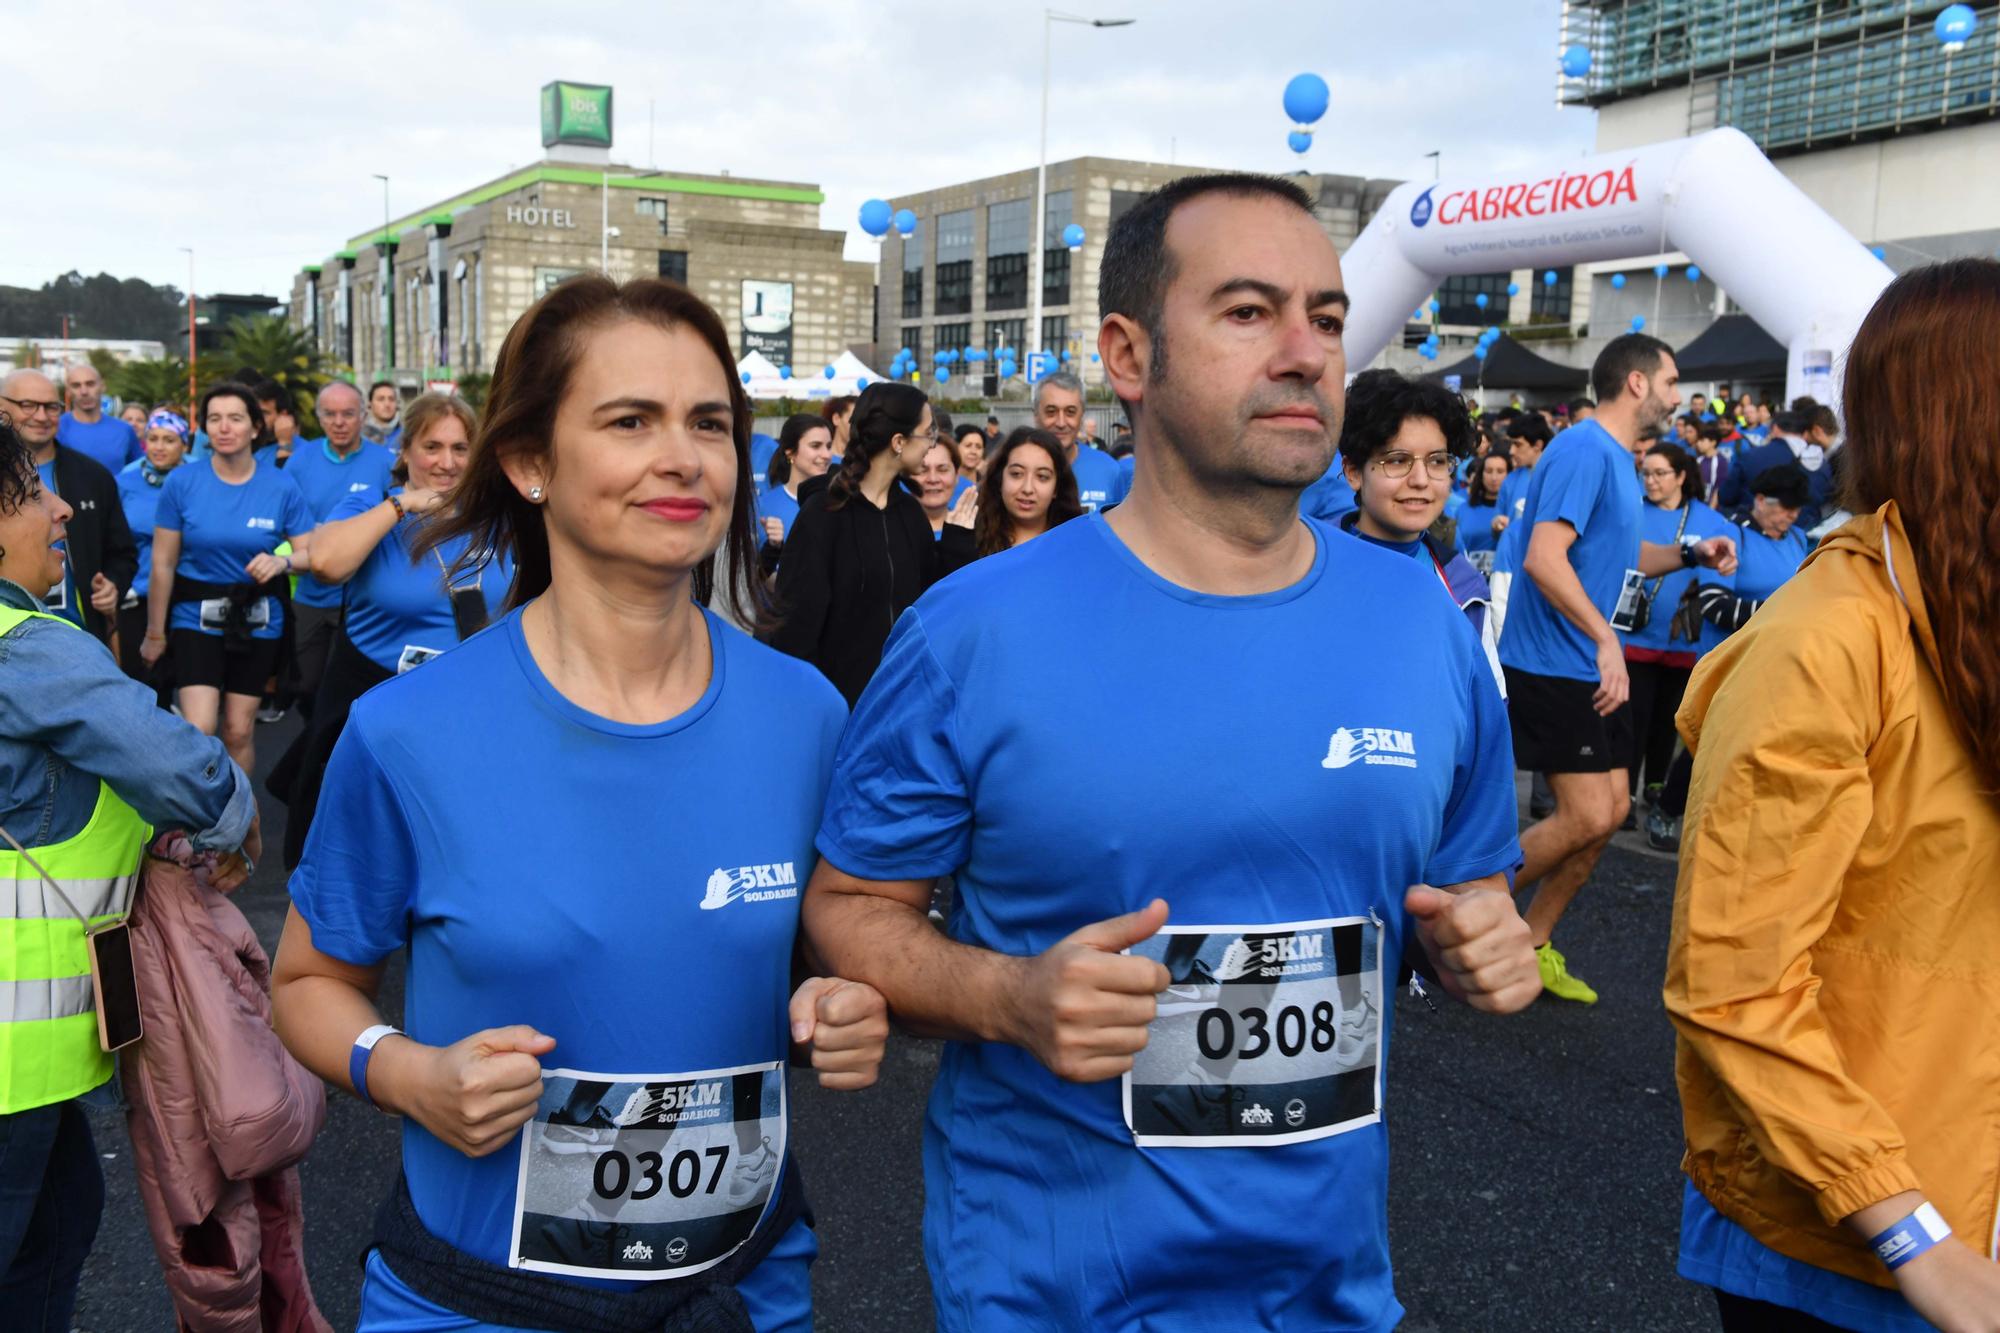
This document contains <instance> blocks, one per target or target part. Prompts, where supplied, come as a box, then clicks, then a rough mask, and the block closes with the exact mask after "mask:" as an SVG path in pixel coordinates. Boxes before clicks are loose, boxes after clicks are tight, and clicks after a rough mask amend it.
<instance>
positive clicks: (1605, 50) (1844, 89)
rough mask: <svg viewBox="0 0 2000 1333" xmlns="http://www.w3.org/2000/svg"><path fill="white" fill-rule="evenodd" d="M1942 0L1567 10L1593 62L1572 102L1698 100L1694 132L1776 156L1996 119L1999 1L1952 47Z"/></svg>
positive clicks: (1604, 4) (1684, 1) (1584, 5)
mask: <svg viewBox="0 0 2000 1333" xmlns="http://www.w3.org/2000/svg"><path fill="white" fill-rule="evenodd" d="M1944 8H1945V3H1944V0H1564V5H1563V28H1562V37H1561V42H1562V45H1563V47H1565V48H1567V47H1569V46H1572V45H1581V46H1584V47H1587V48H1588V49H1589V50H1590V53H1591V68H1590V72H1589V73H1588V74H1587V75H1585V76H1584V77H1583V78H1580V79H1568V78H1565V79H1562V80H1561V81H1560V82H1559V84H1558V96H1559V97H1560V98H1561V100H1563V101H1565V102H1570V103H1574V104H1579V105H1588V106H1604V105H1606V104H1608V103H1612V102H1617V101H1622V100H1624V99H1627V98H1631V97H1637V96H1642V95H1644V94H1647V93H1651V92H1656V91H1660V90H1664V89H1669V88H1677V87H1687V88H1690V89H1691V90H1692V97H1691V100H1690V103H1689V124H1688V132H1689V133H1699V132H1700V131H1702V130H1707V129H1713V128H1716V127H1718V126H1723V125H1728V126H1733V127H1735V128H1736V129H1739V130H1741V131H1743V132H1744V133H1745V134H1747V135H1749V136H1750V138H1751V139H1753V140H1755V141H1756V143H1757V145H1758V147H1760V148H1762V149H1763V150H1764V151H1765V152H1766V153H1767V154H1769V155H1771V156H1773V157H1778V156H1782V155H1785V154H1788V153H1802V152H1807V151H1810V150H1814V149H1822V148H1831V147H1837V146H1839V145H1841V144H1846V143H1855V142H1861V141H1866V140H1871V139H1879V138H1884V137H1888V136H1891V135H1902V134H1910V133H1914V132H1920V131H1924V130H1932V129H1942V128H1944V127H1946V126H1950V125H1959V124H1965V123H1969V122H1972V121H1976V120H1985V119H1991V118H1994V117H1995V116H2000V3H1992V2H1991V0H1989V2H1988V3H1981V4H1976V5H1974V6H1973V8H1974V9H1975V11H1976V12H1977V14H1978V17H1979V23H1978V26H1977V27H1976V28H1975V29H1974V31H1973V34H1972V37H1971V40H1970V41H1967V42H1965V43H1963V44H1962V45H1961V46H1960V47H1958V48H1957V49H1956V50H1947V49H1946V48H1945V46H1944V44H1943V43H1942V42H1940V41H1939V40H1938V37H1937V35H1936V33H1935V32H1934V31H1933V30H1932V25H1933V23H1934V22H1935V21H1936V18H1937V15H1938V13H1939V12H1940V11H1942V10H1943V9H1944Z"/></svg>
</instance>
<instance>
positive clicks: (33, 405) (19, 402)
mask: <svg viewBox="0 0 2000 1333" xmlns="http://www.w3.org/2000/svg"><path fill="white" fill-rule="evenodd" d="M0 403H12V404H13V405H14V406H16V407H18V408H20V409H21V415H22V416H24V417H31V416H34V415H35V414H36V413H38V412H39V413H40V414H41V415H43V416H45V417H59V416H61V415H62V410H63V405H62V404H61V403H37V402H31V401H29V400H28V399H26V398H9V397H7V396H6V395H5V394H0Z"/></svg>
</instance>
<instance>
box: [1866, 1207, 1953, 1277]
mask: <svg viewBox="0 0 2000 1333" xmlns="http://www.w3.org/2000/svg"><path fill="white" fill-rule="evenodd" d="M1950 1239H1951V1227H1950V1226H1949V1225H1948V1224H1947V1223H1946V1222H1945V1220H1944V1218H1943V1216H1942V1215H1940V1214H1939V1212H1938V1210H1937V1209H1936V1208H1933V1207H1932V1206H1931V1205H1930V1204H1927V1203H1926V1204H1923V1205H1921V1206H1919V1207H1918V1209H1917V1210H1916V1211H1915V1212H1914V1213H1911V1214H1910V1215H1909V1216H1908V1217H1906V1218H1904V1219H1902V1220H1901V1221H1900V1222H1897V1223H1895V1224H1894V1225H1892V1226H1890V1227H1887V1228H1885V1229H1884V1230H1882V1231H1881V1232H1879V1233H1878V1234H1877V1235H1876V1236H1875V1237H1874V1238H1873V1239H1871V1240H1870V1241H1869V1242H1868V1245H1869V1248H1870V1249H1872V1250H1874V1251H1875V1255H1876V1257H1877V1258H1879V1259H1881V1261H1882V1262H1883V1263H1885V1264H1887V1265H1888V1266H1889V1271H1890V1272H1892V1273H1893V1272H1895V1271H1896V1270H1897V1269H1898V1268H1901V1267H1902V1266H1903V1265H1904V1264H1906V1263H1908V1262H1910V1260H1912V1259H1914V1258H1916V1257H1917V1256H1918V1255H1920V1254H1922V1253H1923V1252H1924V1251H1926V1250H1929V1249H1933V1248H1935V1247H1936V1246H1939V1245H1942V1244H1944V1242H1945V1241H1947V1240H1950Z"/></svg>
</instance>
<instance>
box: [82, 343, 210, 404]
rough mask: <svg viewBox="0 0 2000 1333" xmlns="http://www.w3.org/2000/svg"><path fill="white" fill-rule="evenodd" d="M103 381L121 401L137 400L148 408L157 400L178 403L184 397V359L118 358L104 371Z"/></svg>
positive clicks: (170, 357)
mask: <svg viewBox="0 0 2000 1333" xmlns="http://www.w3.org/2000/svg"><path fill="white" fill-rule="evenodd" d="M104 383H105V387H106V388H108V389H110V390H111V392H113V393H115V394H117V395H118V396H119V398H121V399H123V400H124V401H125V402H128V403H138V404H139V405H141V406H142V407H145V408H146V409H147V410H149V411H150V410H151V409H152V408H154V407H157V406H158V405H159V404H161V403H179V402H180V401H181V400H182V399H184V398H186V397H187V388H188V368H187V362H185V361H183V360H181V358H179V357H177V356H169V357H166V358H163V359H162V360H159V361H125V362H121V363H120V364H118V365H116V366H113V367H112V368H111V371H110V373H109V374H107V375H105V377H104ZM190 410H192V406H191V405H190Z"/></svg>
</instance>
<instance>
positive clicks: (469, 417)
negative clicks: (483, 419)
mask: <svg viewBox="0 0 2000 1333" xmlns="http://www.w3.org/2000/svg"><path fill="white" fill-rule="evenodd" d="M446 417H457V418H458V424H459V425H461V426H463V427H465V438H466V440H467V441H468V442H470V441H472V440H474V439H477V438H478V436H479V417H478V414H477V413H475V412H474V411H473V410H472V406H471V404H469V403H467V402H466V401H465V400H464V399H463V398H460V397H459V396H458V395H457V394H452V393H422V394H418V395H417V396H416V398H414V399H413V400H411V402H410V405H409V406H408V407H406V408H404V409H403V437H402V445H401V447H400V448H399V449H397V451H396V465H395V466H394V467H392V468H390V469H389V475H390V476H391V477H392V478H394V479H395V482H396V484H397V485H398V486H403V485H407V484H408V483H409V480H410V449H411V448H412V447H413V446H414V445H415V444H416V443H417V442H418V441H419V440H422V439H423V438H424V436H426V435H428V434H429V433H430V432H431V430H432V428H434V427H435V426H436V425H437V424H438V422H440V421H443V420H444V419H445V418H446Z"/></svg>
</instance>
